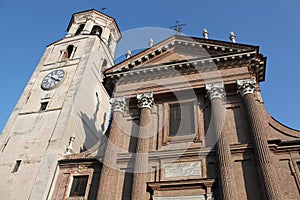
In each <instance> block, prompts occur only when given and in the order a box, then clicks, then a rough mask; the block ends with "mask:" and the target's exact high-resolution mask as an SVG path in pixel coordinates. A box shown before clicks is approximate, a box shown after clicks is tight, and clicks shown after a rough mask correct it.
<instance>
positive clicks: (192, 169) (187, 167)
mask: <svg viewBox="0 0 300 200" xmlns="http://www.w3.org/2000/svg"><path fill="white" fill-rule="evenodd" d="M164 172H165V178H172V177H185V176H201V162H200V161H195V162H180V163H169V164H166V165H165V167H164Z"/></svg>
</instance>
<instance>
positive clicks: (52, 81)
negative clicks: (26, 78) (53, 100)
mask: <svg viewBox="0 0 300 200" xmlns="http://www.w3.org/2000/svg"><path fill="white" fill-rule="evenodd" d="M65 74H66V73H65V72H64V70H61V69H59V70H54V71H52V72H50V73H49V74H47V75H46V76H45V77H44V79H43V81H42V84H41V87H42V89H44V90H51V89H53V88H55V87H57V86H58V85H59V84H60V83H61V82H62V81H63V80H64V78H65Z"/></svg>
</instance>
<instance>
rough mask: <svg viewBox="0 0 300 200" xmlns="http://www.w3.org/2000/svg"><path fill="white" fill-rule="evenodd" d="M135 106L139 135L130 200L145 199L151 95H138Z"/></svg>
mask: <svg viewBox="0 0 300 200" xmlns="http://www.w3.org/2000/svg"><path fill="white" fill-rule="evenodd" d="M137 101H138V103H137V106H138V108H140V109H141V111H140V124H139V135H138V141H137V147H136V154H135V163H134V174H133V185H132V194H131V200H141V199H146V196H147V193H146V188H147V186H146V182H147V175H148V151H149V138H150V136H151V126H150V123H151V118H150V109H151V107H152V105H153V94H152V93H146V94H138V95H137Z"/></svg>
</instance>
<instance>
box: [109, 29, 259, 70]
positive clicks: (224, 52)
mask: <svg viewBox="0 0 300 200" xmlns="http://www.w3.org/2000/svg"><path fill="white" fill-rule="evenodd" d="M257 51H258V47H257V46H252V45H244V44H236V43H230V42H224V41H217V40H209V39H203V38H195V37H187V36H182V35H175V36H172V37H170V38H168V39H166V40H164V41H162V42H160V43H158V44H157V45H154V46H153V47H151V48H148V49H145V50H144V51H142V52H140V53H138V54H136V55H134V56H132V57H130V58H128V59H126V60H124V61H122V62H121V63H118V64H116V65H115V66H113V67H112V68H110V69H108V70H107V71H106V73H113V72H121V71H124V70H125V71H126V70H128V69H131V68H137V67H142V66H148V65H157V64H165V63H170V62H178V61H179V62H180V61H185V60H195V59H198V60H199V59H201V58H205V59H207V58H215V57H218V58H219V59H220V58H222V56H227V57H228V56H231V55H238V56H240V54H241V53H249V52H257Z"/></svg>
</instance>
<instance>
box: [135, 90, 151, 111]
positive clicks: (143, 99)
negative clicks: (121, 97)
mask: <svg viewBox="0 0 300 200" xmlns="http://www.w3.org/2000/svg"><path fill="white" fill-rule="evenodd" d="M136 98H137V101H138V102H137V106H138V108H150V109H151V107H152V105H153V102H154V99H153V93H152V92H151V93H145V94H138V95H136Z"/></svg>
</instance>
